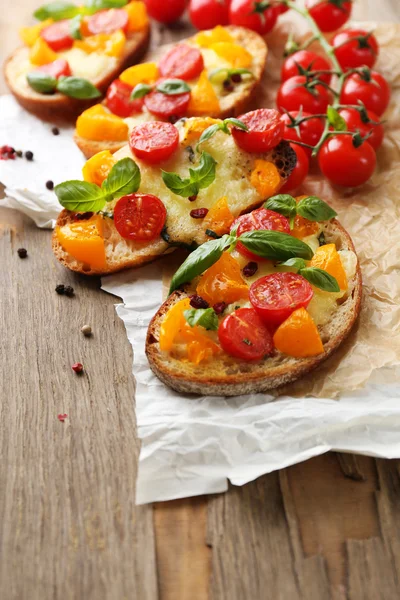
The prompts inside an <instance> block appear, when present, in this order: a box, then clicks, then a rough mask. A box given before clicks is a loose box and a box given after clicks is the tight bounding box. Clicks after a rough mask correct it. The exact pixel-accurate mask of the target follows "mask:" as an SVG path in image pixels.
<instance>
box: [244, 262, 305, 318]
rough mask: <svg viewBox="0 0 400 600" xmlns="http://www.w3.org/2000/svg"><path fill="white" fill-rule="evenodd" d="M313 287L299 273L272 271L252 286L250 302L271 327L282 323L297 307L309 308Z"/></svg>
mask: <svg viewBox="0 0 400 600" xmlns="http://www.w3.org/2000/svg"><path fill="white" fill-rule="evenodd" d="M313 294H314V292H313V289H312V287H311V285H310V284H309V283H308V281H307V279H304V277H302V276H301V275H298V274H297V273H289V272H281V273H272V275H266V276H265V277H261V279H257V281H255V282H254V283H253V284H252V285H251V286H250V293H249V297H250V302H251V304H252V305H253V307H254V308H255V310H256V311H257V313H258V314H259V315H260V317H261V318H262V320H263V321H264V323H266V324H267V325H269V326H271V327H276V326H277V325H280V324H281V323H283V321H285V319H287V318H288V317H289V316H290V315H291V314H292V312H293V311H294V310H296V309H297V308H301V307H303V308H307V306H308V304H309V302H310V300H311V298H312V297H313Z"/></svg>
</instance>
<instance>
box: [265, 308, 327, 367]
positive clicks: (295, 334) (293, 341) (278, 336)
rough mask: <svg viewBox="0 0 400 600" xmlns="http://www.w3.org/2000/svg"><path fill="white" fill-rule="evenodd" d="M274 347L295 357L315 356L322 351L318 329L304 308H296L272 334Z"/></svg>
mask: <svg viewBox="0 0 400 600" xmlns="http://www.w3.org/2000/svg"><path fill="white" fill-rule="evenodd" d="M274 344H275V348H276V349H277V350H279V352H282V353H283V354H288V355H289V356H293V357H295V358H306V357H307V356H316V355H317V354H321V353H322V352H324V346H323V343H322V340H321V336H320V335H319V332H318V329H317V326H316V324H315V323H314V321H313V320H312V318H311V317H310V315H309V314H308V312H307V311H306V309H305V308H298V309H297V310H295V311H294V312H292V314H291V315H290V317H288V318H287V319H286V321H284V322H283V323H282V324H281V325H279V327H278V329H277V330H276V331H275V334H274Z"/></svg>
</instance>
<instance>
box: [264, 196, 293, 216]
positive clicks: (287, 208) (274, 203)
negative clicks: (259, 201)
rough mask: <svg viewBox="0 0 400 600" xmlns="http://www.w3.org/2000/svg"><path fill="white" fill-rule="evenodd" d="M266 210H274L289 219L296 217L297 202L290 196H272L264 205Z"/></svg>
mask: <svg viewBox="0 0 400 600" xmlns="http://www.w3.org/2000/svg"><path fill="white" fill-rule="evenodd" d="M263 207H264V208H267V209H268V210H273V211H275V212H277V213H279V214H281V215H283V216H284V217H287V218H288V219H290V218H292V217H295V216H296V200H295V199H294V198H293V196H290V195H289V194H278V195H277V196H272V198H269V199H268V200H267V201H266V202H264V204H263Z"/></svg>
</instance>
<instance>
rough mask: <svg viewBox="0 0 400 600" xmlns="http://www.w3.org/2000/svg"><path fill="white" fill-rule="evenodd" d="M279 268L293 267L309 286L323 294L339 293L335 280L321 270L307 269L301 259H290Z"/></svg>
mask: <svg viewBox="0 0 400 600" xmlns="http://www.w3.org/2000/svg"><path fill="white" fill-rule="evenodd" d="M281 266H286V267H293V268H294V269H295V270H296V271H297V273H298V274H299V275H301V276H302V277H304V279H307V281H308V282H309V283H311V285H313V286H315V287H317V288H319V289H320V290H323V291H324V292H340V287H339V284H338V282H337V280H336V279H335V277H332V275H330V274H329V273H327V272H326V271H324V270H323V269H318V268H317V267H307V265H306V263H305V261H304V260H303V259H302V258H290V259H289V260H287V261H285V262H284V263H281Z"/></svg>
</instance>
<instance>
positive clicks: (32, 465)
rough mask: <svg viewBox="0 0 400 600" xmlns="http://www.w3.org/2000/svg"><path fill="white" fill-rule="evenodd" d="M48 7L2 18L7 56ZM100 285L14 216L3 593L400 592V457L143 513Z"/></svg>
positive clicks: (260, 595) (374, 14)
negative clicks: (36, 13) (65, 291)
mask: <svg viewBox="0 0 400 600" xmlns="http://www.w3.org/2000/svg"><path fill="white" fill-rule="evenodd" d="M36 5H37V1H36V0H15V1H14V2H13V4H12V8H11V7H10V10H8V11H5V10H4V9H3V11H2V14H1V24H0V33H1V39H2V51H3V52H4V55H5V54H6V53H7V52H8V51H10V50H12V49H13V48H14V47H15V46H16V44H17V28H18V27H19V26H20V24H23V23H27V22H28V19H29V15H30V13H31V12H32V10H33V8H34V7H36ZM355 17H356V18H359V19H363V20H367V19H378V20H379V19H380V20H385V19H386V20H396V18H397V20H399V18H400V6H399V3H398V1H397V0H381V2H379V3H376V2H375V0H357V2H356V8H355ZM184 35H185V30H184V29H182V28H179V27H176V28H174V30H173V31H172V33H171V32H169V31H166V30H165V29H164V30H163V29H159V31H158V32H157V33H156V35H155V36H154V39H155V40H156V43H157V42H159V41H160V40H161V41H166V40H169V39H171V38H177V37H184ZM2 86H3V87H2V90H1V91H2V92H4V91H5V86H4V84H2ZM0 142H1V143H6V140H2V141H1V140H0ZM20 246H25V247H26V248H27V249H28V252H29V258H28V259H27V260H20V259H19V258H18V256H17V252H16V250H17V248H18V247H20ZM59 282H63V283H68V284H71V285H73V286H74V287H75V290H76V297H75V298H73V299H68V298H65V297H60V296H58V295H57V294H56V293H55V292H54V287H55V285H56V284H57V283H59ZM98 288H99V282H98V281H97V280H92V279H90V280H88V279H84V278H81V277H77V276H74V275H72V274H71V273H68V272H67V271H66V270H64V269H63V268H62V267H61V266H59V265H58V264H56V261H55V260H54V259H53V256H52V253H51V250H50V232H45V231H40V230H38V229H36V228H35V227H34V225H33V224H32V223H31V222H30V221H29V220H28V219H26V218H24V217H22V216H21V215H20V214H18V213H16V212H14V211H9V210H5V209H2V210H1V211H0V290H1V311H0V324H1V336H2V342H1V344H0V364H1V371H2V373H1V390H2V394H1V402H0V416H1V418H0V549H1V550H0V557H1V560H0V598H2V600H128V599H129V600H130V599H137V600H211V599H212V600H223V599H226V600H228V599H229V600H297V599H304V600H314V599H315V600H328V599H332V600H339V599H340V600H395V599H397V598H398V597H399V592H400V582H399V573H400V502H399V498H400V470H399V466H400V461H397V460H393V461H387V460H374V459H372V458H366V457H359V458H357V459H356V458H354V457H351V456H349V457H347V458H346V457H343V456H342V455H336V454H327V455H325V456H321V457H318V458H315V459H313V460H309V461H307V462H305V463H302V464H299V465H296V466H294V467H291V468H288V469H285V470H283V471H280V472H277V473H272V474H270V475H267V476H265V477H262V478H260V479H259V480H257V481H255V482H254V483H251V484H249V485H246V486H244V487H241V488H231V489H230V491H229V492H228V493H227V494H221V495H217V496H215V497H209V498H197V499H189V500H183V501H176V502H168V503H165V504H159V505H157V506H155V507H151V506H144V507H135V504H134V497H135V478H136V471H137V458H138V451H139V441H138V439H137V436H136V429H135V415H134V411H133V410H132V398H133V397H134V382H133V377H132V375H131V363H132V351H131V347H130V345H129V343H128V340H127V339H126V336H125V333H124V327H123V324H122V322H121V321H120V320H119V319H118V318H117V316H116V314H115V310H114V306H113V305H114V302H115V299H114V298H112V297H111V296H108V295H106V294H103V293H100V292H99V289H98ZM84 323H89V324H91V325H92V326H93V327H94V336H93V339H87V338H84V337H83V336H82V334H81V333H80V331H79V330H80V327H81V326H82V325H83V324H84ZM77 360H79V361H82V362H83V363H84V364H85V366H86V369H87V374H86V375H85V376H84V377H82V378H78V377H75V376H74V374H73V373H72V372H71V368H70V365H71V364H72V363H73V362H76V361H77ZM58 413H67V414H68V418H67V419H66V421H65V423H60V422H59V421H58V420H57V414H58Z"/></svg>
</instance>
